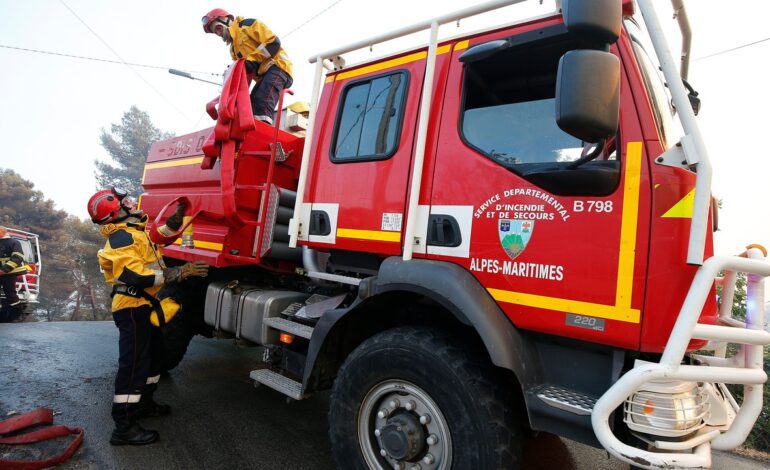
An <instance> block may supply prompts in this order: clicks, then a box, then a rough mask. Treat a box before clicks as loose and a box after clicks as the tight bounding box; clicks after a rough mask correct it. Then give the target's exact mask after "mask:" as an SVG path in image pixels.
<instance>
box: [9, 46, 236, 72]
mask: <svg viewBox="0 0 770 470" xmlns="http://www.w3.org/2000/svg"><path fill="white" fill-rule="evenodd" d="M0 48H4V49H13V50H17V51H24V52H36V53H38V54H48V55H55V56H60V57H69V58H72V59H82V60H93V61H95V62H107V63H110V64H120V65H131V66H134V67H144V68H148V69H160V70H168V69H169V68H171V67H162V66H160V65H147V64H137V63H136V62H121V61H118V60H110V59H100V58H97V57H86V56H82V55H76V54H65V53H63V52H53V51H43V50H40V49H30V48H27V47H16V46H9V45H6V44H0ZM179 70H184V69H179ZM184 71H185V72H189V73H197V74H201V75H214V76H218V77H221V76H222V74H221V73H212V72H201V71H198V70H184Z"/></svg>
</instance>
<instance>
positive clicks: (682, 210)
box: [661, 188, 695, 219]
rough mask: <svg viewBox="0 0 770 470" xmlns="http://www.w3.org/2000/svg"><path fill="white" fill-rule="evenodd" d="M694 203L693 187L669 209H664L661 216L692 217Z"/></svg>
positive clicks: (673, 217) (674, 217) (672, 217)
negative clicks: (664, 211)
mask: <svg viewBox="0 0 770 470" xmlns="http://www.w3.org/2000/svg"><path fill="white" fill-rule="evenodd" d="M694 204H695V188H693V189H692V191H690V192H689V193H687V195H685V197H683V198H682V199H680V200H679V202H677V203H676V204H674V206H673V207H671V209H669V210H668V211H666V213H665V214H663V215H662V216H661V217H663V218H670V219H692V208H693V205H694Z"/></svg>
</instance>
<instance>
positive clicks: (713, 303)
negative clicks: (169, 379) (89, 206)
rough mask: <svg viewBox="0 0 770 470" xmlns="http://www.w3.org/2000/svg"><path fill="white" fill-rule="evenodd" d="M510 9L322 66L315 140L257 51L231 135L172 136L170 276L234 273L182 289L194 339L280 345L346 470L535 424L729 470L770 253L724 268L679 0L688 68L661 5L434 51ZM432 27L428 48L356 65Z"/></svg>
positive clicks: (161, 182)
mask: <svg viewBox="0 0 770 470" xmlns="http://www.w3.org/2000/svg"><path fill="white" fill-rule="evenodd" d="M513 3H517V2H516V1H513V0H507V1H501V0H497V1H487V2H482V3H480V4H478V5H474V6H469V7H467V8H466V9H464V10H462V11H459V12H455V13H451V14H446V15H442V16H439V17H437V18H433V19H431V20H429V21H425V22H421V23H418V24H415V25H412V26H409V27H406V28H403V29H400V30H398V31H393V32H390V33H387V34H383V35H380V36H376V37H373V38H367V39H363V40H361V41H359V42H356V43H354V44H351V45H348V46H344V47H340V48H337V49H334V50H331V51H327V52H324V53H320V54H317V55H315V56H313V57H312V58H311V62H312V63H314V64H315V78H314V84H313V88H312V91H313V94H312V98H311V102H310V115H309V121H308V129H307V137H306V138H302V137H298V136H295V135H293V134H289V133H286V132H283V131H281V130H279V129H280V123H276V126H275V127H270V126H268V125H265V124H262V123H255V122H254V120H253V119H252V117H251V109H250V105H249V99H248V80H247V77H246V74H245V72H244V70H243V69H244V67H243V64H242V63H240V62H236V63H235V64H234V65H233V67H232V68H231V71H230V73H229V75H228V76H227V78H226V81H225V84H224V86H223V91H222V94H221V96H220V97H219V98H218V99H217V100H215V102H212V103H210V104H209V106H208V109H209V112H210V114H211V115H212V117H213V118H214V119H216V124H215V127H214V128H213V129H211V128H210V129H205V130H202V131H200V132H196V133H193V134H190V135H185V136H181V137H175V138H172V139H170V140H167V141H164V142H160V143H157V144H155V145H154V146H153V147H152V150H151V152H150V155H149V157H148V159H147V163H146V166H145V171H144V179H143V185H144V189H145V193H144V194H143V196H142V200H141V204H142V208H143V209H144V210H145V211H146V212H148V213H149V214H150V215H151V216H152V218H153V219H154V220H155V221H156V223H159V222H160V221H161V220H163V219H164V218H165V217H166V216H167V215H168V214H169V212H170V210H172V209H173V207H174V205H175V203H174V202H175V201H177V200H179V199H180V198H181V197H185V198H187V200H188V201H189V203H190V207H192V208H193V213H192V214H190V216H191V223H190V224H189V225H187V228H186V230H185V235H184V236H183V237H182V238H181V239H180V240H178V241H177V242H176V244H174V245H171V246H169V247H168V248H167V249H166V251H165V255H166V257H167V259H168V262H169V263H174V262H182V261H192V260H204V261H207V262H208V263H209V264H211V265H212V266H213V267H214V269H213V270H212V274H211V275H210V277H209V279H208V280H207V281H206V283H205V284H203V285H201V286H200V289H197V288H196V289H191V290H190V291H189V292H186V295H187V298H186V299H185V301H184V308H183V311H184V313H183V314H182V315H181V317H180V318H182V319H183V320H184V322H185V325H186V327H185V328H186V330H185V331H187V333H190V334H191V333H195V332H206V330H209V331H213V332H214V333H215V334H214V336H217V337H220V338H222V337H229V338H234V339H235V340H236V342H238V343H240V344H253V345H259V346H263V347H264V356H263V362H264V363H263V364H262V365H261V366H260V367H258V368H256V369H255V370H254V371H253V372H252V373H251V378H252V379H253V380H254V381H255V382H256V383H257V384H265V385H267V386H269V387H272V388H274V389H275V390H277V391H279V392H281V393H283V394H285V395H286V396H288V397H290V398H292V399H295V400H300V399H305V398H307V397H308V396H310V395H311V394H313V393H315V392H318V391H322V390H327V389H331V390H332V393H331V399H330V413H329V426H330V431H329V432H330V440H331V444H332V449H333V454H334V457H335V459H336V460H337V462H338V464H339V466H340V467H341V468H367V467H368V468H396V469H449V468H456V469H467V468H483V469H487V468H511V467H516V466H518V463H519V462H520V457H521V442H522V439H523V436H525V433H526V432H527V431H528V430H534V431H546V432H551V433H555V434H558V435H560V436H565V437H568V438H570V439H574V440H577V441H581V442H585V443H589V444H592V445H595V446H598V447H603V448H606V449H607V450H608V451H609V452H611V453H612V454H614V455H615V456H617V457H618V458H620V459H622V460H624V461H626V462H628V463H630V464H632V465H635V466H639V467H647V468H665V467H697V468H700V467H709V466H710V464H711V449H712V448H713V449H730V448H733V447H735V446H737V445H739V444H741V443H742V442H743V441H744V439H745V438H746V436H747V434H748V433H749V431H750V430H751V428H752V426H753V425H754V423H755V421H756V419H757V416H758V415H759V413H760V411H761V405H762V386H763V383H764V382H765V381H766V378H767V377H766V375H765V372H764V371H763V369H762V346H763V345H766V344H768V343H770V333H767V332H765V331H763V330H762V324H763V312H762V311H761V308H757V306H760V305H763V304H764V300H763V295H764V291H763V288H762V281H763V277H764V276H768V275H770V264H769V263H767V262H766V261H764V256H765V255H766V253H765V251H764V248H762V247H759V246H755V245H752V246H750V247H749V248H747V250H746V252H745V253H743V255H741V256H732V257H725V256H715V255H714V254H713V250H712V230H713V229H714V228H715V224H716V220H717V218H716V210H717V207H716V205H715V204H712V199H711V194H710V180H711V167H710V163H709V158H708V153H707V149H706V147H705V145H704V143H703V139H702V138H701V135H700V131H699V129H698V125H697V122H696V120H695V114H696V113H697V109H698V105H699V101H698V98H697V93H695V92H694V91H693V90H692V88H691V87H690V85H689V84H688V83H687V81H686V78H687V65H688V60H689V43H690V29H689V24H688V20H687V15H686V10H685V9H684V5H683V4H682V0H673V1H672V5H673V9H674V12H675V13H676V18H677V19H678V22H679V25H680V26H681V31H682V35H683V41H682V43H683V50H682V54H681V59H680V60H674V59H673V57H672V54H671V52H670V51H669V48H668V45H667V44H666V42H665V38H664V35H663V32H662V29H661V26H660V23H659V21H658V19H657V17H656V13H655V10H654V9H653V6H652V0H638V1H636V2H633V1H631V0H623V1H621V0H582V1H581V0H570V1H566V0H565V1H563V2H562V3H561V8H560V10H559V11H556V12H553V13H550V14H547V15H544V16H541V17H537V18H533V19H529V20H526V21H518V22H511V23H509V24H506V25H503V26H500V27H495V28H490V29H486V30H482V31H478V32H476V33H473V34H467V35H463V36H461V37H454V38H449V39H444V40H441V41H439V40H438V39H437V38H438V29H439V27H440V26H441V25H442V24H446V23H453V22H455V21H457V20H459V19H460V18H465V17H468V16H472V15H475V14H479V13H483V12H487V11H491V10H495V9H497V8H499V7H502V6H506V5H509V4H513ZM426 30H428V31H430V35H429V42H428V45H427V46H422V47H417V48H415V49H412V50H408V51H405V52H402V53H398V54H394V55H390V56H388V57H383V58H381V59H377V60H370V61H367V62H365V63H360V64H355V65H345V61H344V57H343V55H344V54H347V53H349V52H351V51H354V50H357V49H361V48H366V47H369V46H370V45H371V44H377V43H380V42H383V41H387V40H390V39H393V38H396V37H400V36H403V35H406V34H412V33H416V32H419V31H426ZM279 109H280V108H279ZM721 271H725V272H726V275H725V276H724V279H723V280H721V281H720V282H723V283H724V285H725V288H724V292H723V294H722V296H721V304H719V305H718V303H717V296H716V294H715V288H714V285H715V278H716V277H717V275H718V274H719V273H720V272H721ZM739 271H740V272H746V273H748V296H749V298H750V301H749V302H748V305H749V311H748V314H747V318H746V320H745V321H739V320H737V319H734V318H732V316H731V313H730V311H731V309H730V307H731V304H732V296H733V290H734V279H735V273H736V272H739ZM179 321H180V320H175V322H179ZM172 323H173V322H172ZM169 326H171V325H169ZM726 343H737V344H738V345H739V346H740V353H738V354H736V355H734V356H727V357H726V354H725V347H724V346H725V344H726ZM184 347H186V342H184V343H183V346H182V348H184ZM707 350H711V351H714V352H713V353H709V352H704V351H707ZM725 383H733V384H743V388H744V398H743V401H742V403H740V404H739V403H738V402H737V401H736V400H735V399H734V398H733V396H732V395H731V394H730V392H729V391H728V390H727V388H726V387H725V385H724V384H725Z"/></svg>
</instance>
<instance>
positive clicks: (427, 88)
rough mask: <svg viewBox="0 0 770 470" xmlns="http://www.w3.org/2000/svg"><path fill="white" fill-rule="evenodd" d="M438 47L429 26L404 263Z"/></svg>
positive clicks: (435, 25)
mask: <svg viewBox="0 0 770 470" xmlns="http://www.w3.org/2000/svg"><path fill="white" fill-rule="evenodd" d="M437 46H438V23H437V22H435V21H434V22H433V23H431V25H430V45H429V46H428V59H427V63H426V64H425V80H424V81H423V84H422V97H421V98H420V119H419V121H418V124H417V143H416V144H415V150H414V165H413V168H412V184H411V187H410V188H409V205H408V206H407V211H406V230H404V261H409V260H410V259H412V252H413V251H414V228H415V225H416V223H417V221H416V220H415V219H417V204H418V202H419V200H420V190H421V188H422V168H423V163H424V162H425V141H426V138H427V135H428V121H429V120H430V104H431V103H430V102H431V99H432V98H433V76H434V75H435V71H436V48H437Z"/></svg>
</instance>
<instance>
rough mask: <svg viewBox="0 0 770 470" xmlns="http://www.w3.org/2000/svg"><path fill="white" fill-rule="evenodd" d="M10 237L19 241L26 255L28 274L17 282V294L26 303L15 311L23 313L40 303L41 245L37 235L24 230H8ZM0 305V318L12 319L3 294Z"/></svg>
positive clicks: (0, 297) (20, 277) (0, 296)
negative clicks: (30, 306) (0, 308)
mask: <svg viewBox="0 0 770 470" xmlns="http://www.w3.org/2000/svg"><path fill="white" fill-rule="evenodd" d="M8 235H10V236H11V238H14V239H16V240H18V241H19V244H20V245H21V250H22V252H23V253H24V263H26V269H27V271H26V273H24V274H22V275H20V276H18V280H17V281H16V292H17V293H18V295H19V298H20V299H21V300H22V301H23V302H24V307H23V308H18V307H17V308H16V309H15V310H17V311H23V310H24V309H25V308H26V307H27V306H28V305H29V304H36V303H38V294H39V293H40V269H41V263H40V243H39V240H38V236H37V235H35V234H34V233H30V232H25V231H23V230H17V229H13V228H8ZM0 304H2V312H0V318H10V316H9V315H8V313H9V310H10V309H9V307H8V304H7V302H6V300H5V296H4V295H3V294H0Z"/></svg>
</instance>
